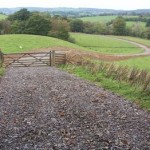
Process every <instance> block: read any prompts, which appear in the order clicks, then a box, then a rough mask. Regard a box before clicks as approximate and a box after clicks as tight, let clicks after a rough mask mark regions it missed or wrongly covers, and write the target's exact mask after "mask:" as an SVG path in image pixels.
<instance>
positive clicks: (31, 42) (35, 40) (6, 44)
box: [0, 34, 85, 53]
mask: <svg viewBox="0 0 150 150" xmlns="http://www.w3.org/2000/svg"><path fill="white" fill-rule="evenodd" d="M53 47H55V48H56V47H57V48H60V50H61V49H65V50H67V49H68V48H70V49H83V50H84V49H85V48H83V47H81V46H78V45H75V44H72V43H69V42H67V41H63V40H59V39H56V38H52V37H46V36H37V35H25V34H24V35H23V34H21V35H19V34H14V35H0V48H1V49H2V51H3V52H4V53H15V52H25V51H31V50H32V51H36V50H39V49H43V50H44V49H47V50H48V48H53Z"/></svg>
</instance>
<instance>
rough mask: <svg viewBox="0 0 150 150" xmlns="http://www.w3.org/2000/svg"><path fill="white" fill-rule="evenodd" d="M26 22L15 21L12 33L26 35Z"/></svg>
mask: <svg viewBox="0 0 150 150" xmlns="http://www.w3.org/2000/svg"><path fill="white" fill-rule="evenodd" d="M25 23H26V22H25V21H19V20H15V21H14V22H13V23H12V25H11V33H13V34H23V33H25V29H26V25H25Z"/></svg>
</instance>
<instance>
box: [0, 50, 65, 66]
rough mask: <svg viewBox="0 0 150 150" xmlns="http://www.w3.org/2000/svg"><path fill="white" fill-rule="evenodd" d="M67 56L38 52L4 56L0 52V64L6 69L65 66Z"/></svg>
mask: <svg viewBox="0 0 150 150" xmlns="http://www.w3.org/2000/svg"><path fill="white" fill-rule="evenodd" d="M65 63H66V54H65V53H63V52H60V51H59V52H55V51H49V52H37V53H12V54H3V53H2V52H1V51H0V64H1V66H4V67H9V66H12V67H35V66H54V65H56V64H65Z"/></svg>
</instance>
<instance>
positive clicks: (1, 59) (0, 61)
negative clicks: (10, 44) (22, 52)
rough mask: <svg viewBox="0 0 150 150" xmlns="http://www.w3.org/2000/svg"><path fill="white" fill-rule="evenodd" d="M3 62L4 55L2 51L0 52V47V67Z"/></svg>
mask: <svg viewBox="0 0 150 150" xmlns="http://www.w3.org/2000/svg"><path fill="white" fill-rule="evenodd" d="M3 63H4V55H3V53H2V51H1V49H0V67H2V66H3Z"/></svg>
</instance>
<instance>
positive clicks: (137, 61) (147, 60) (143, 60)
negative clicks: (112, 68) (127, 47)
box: [117, 56, 150, 71]
mask: <svg viewBox="0 0 150 150" xmlns="http://www.w3.org/2000/svg"><path fill="white" fill-rule="evenodd" d="M117 64H120V65H127V66H129V67H136V68H138V69H145V70H148V71H150V56H147V57H139V58H132V59H128V60H122V61H119V62H117Z"/></svg>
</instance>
